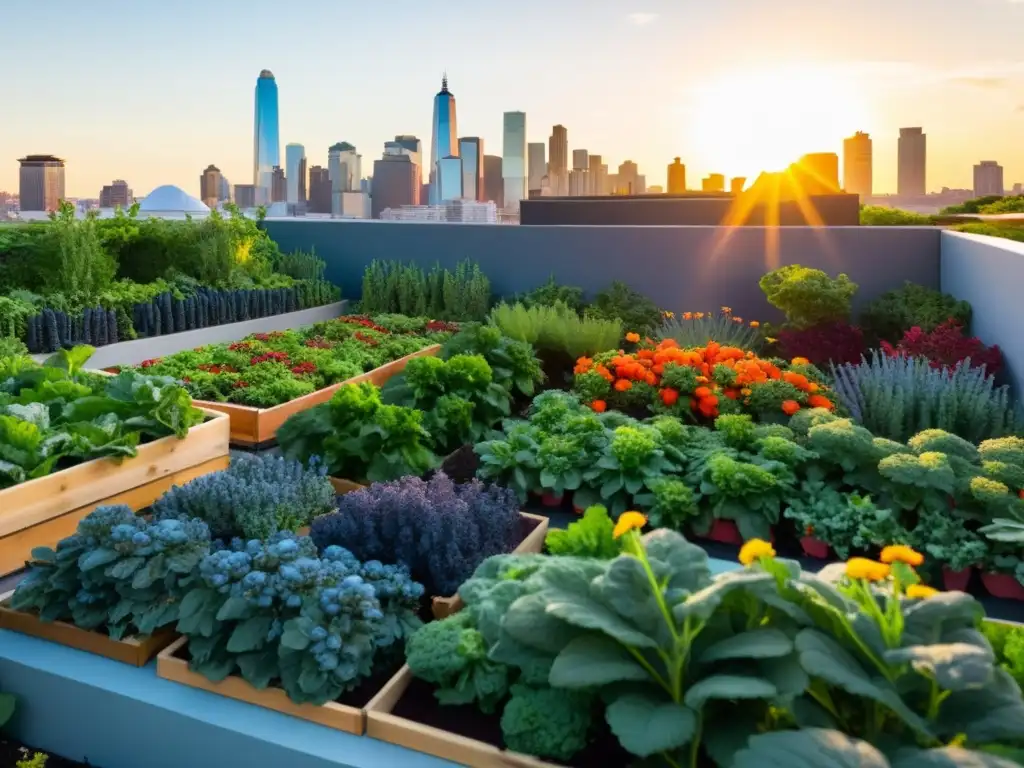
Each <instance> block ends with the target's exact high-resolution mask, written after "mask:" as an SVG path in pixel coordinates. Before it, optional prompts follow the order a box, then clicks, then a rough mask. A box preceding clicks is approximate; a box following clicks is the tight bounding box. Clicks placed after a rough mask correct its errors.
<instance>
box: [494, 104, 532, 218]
mask: <svg viewBox="0 0 1024 768" xmlns="http://www.w3.org/2000/svg"><path fill="white" fill-rule="evenodd" d="M526 171H527V168H526V113H525V112H506V113H505V116H504V123H503V131H502V147H501V175H502V181H503V194H502V205H501V207H502V208H503V209H505V210H509V211H518V210H519V202H520V201H521V200H525V199H526V192H527V190H526V182H527V175H526ZM495 202H497V201H495Z"/></svg>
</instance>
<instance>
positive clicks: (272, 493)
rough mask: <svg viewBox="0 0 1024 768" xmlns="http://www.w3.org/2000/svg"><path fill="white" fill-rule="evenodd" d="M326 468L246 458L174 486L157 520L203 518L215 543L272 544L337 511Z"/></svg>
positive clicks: (156, 508)
mask: <svg viewBox="0 0 1024 768" xmlns="http://www.w3.org/2000/svg"><path fill="white" fill-rule="evenodd" d="M334 504H335V494H334V488H333V487H332V486H331V482H330V481H329V480H328V479H327V477H326V467H324V466H322V465H319V464H318V463H317V462H316V461H315V460H314V461H313V462H312V463H311V468H309V469H307V468H306V467H304V466H303V465H302V464H301V463H300V462H298V461H295V460H290V459H285V458H282V457H280V456H268V455H245V456H241V457H239V458H236V459H234V460H233V461H232V462H231V466H230V467H228V468H227V469H226V470H224V471H222V472H214V473H212V474H209V475H203V476H202V477H199V478H196V479H195V480H193V481H192V482H190V483H187V484H186V485H181V486H175V487H174V488H172V489H171V490H170V491H169V492H168V493H166V494H165V495H164V496H162V497H160V498H159V499H157V501H156V503H155V504H153V515H154V518H155V519H158V520H165V519H189V518H193V517H198V518H200V519H202V520H204V521H206V523H207V525H209V526H210V532H211V534H212V535H213V536H214V537H215V538H231V537H232V536H241V537H242V538H244V539H246V540H248V539H267V538H269V537H270V536H272V535H273V534H275V533H277V532H278V531H286V530H290V531H294V530H296V529H298V528H301V527H303V526H306V525H309V523H310V522H311V521H312V520H313V518H314V517H316V516H318V515H325V514H327V513H329V512H333V511H334Z"/></svg>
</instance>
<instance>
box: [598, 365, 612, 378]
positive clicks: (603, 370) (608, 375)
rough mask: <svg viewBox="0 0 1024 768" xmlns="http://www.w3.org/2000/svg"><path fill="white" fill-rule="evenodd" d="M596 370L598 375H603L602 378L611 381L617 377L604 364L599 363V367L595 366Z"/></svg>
mask: <svg viewBox="0 0 1024 768" xmlns="http://www.w3.org/2000/svg"><path fill="white" fill-rule="evenodd" d="M594 370H595V371H597V374H598V375H599V376H600V377H601V378H602V379H604V380H605V381H611V380H612V379H614V378H615V377H614V376H612V372H611V371H609V370H608V369H607V368H606V367H605V366H603V365H599V366H597V368H595V369H594Z"/></svg>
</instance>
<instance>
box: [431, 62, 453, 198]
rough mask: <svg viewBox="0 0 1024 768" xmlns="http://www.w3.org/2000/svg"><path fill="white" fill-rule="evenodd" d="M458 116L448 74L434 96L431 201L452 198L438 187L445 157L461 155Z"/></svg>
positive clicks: (442, 79)
mask: <svg viewBox="0 0 1024 768" xmlns="http://www.w3.org/2000/svg"><path fill="white" fill-rule="evenodd" d="M458 135H459V134H458V116H457V115H456V112H455V95H454V94H453V93H452V92H451V91H449V90H448V75H447V74H446V75H444V76H443V77H442V78H441V90H440V91H438V93H437V95H436V96H435V97H434V120H433V123H432V128H431V137H430V177H429V183H430V203H431V205H436V204H437V203H438V202H439V201H440V200H444V199H446V196H448V197H447V199H451V197H450V193H449V191H447V190H441V189H440V188H438V184H439V179H438V170H439V168H438V166H439V164H440V162H441V160H443V159H444V158H447V157H458V156H459V140H458Z"/></svg>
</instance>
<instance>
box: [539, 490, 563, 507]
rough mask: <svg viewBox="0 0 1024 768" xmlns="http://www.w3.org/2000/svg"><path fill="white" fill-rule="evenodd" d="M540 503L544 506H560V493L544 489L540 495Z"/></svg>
mask: <svg viewBox="0 0 1024 768" xmlns="http://www.w3.org/2000/svg"><path fill="white" fill-rule="evenodd" d="M540 503H541V504H543V505H544V506H545V507H560V506H562V494H558V495H557V496H556V495H555V494H553V493H548V492H547V491H545V492H544V493H542V494H541V495H540Z"/></svg>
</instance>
